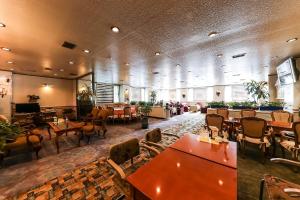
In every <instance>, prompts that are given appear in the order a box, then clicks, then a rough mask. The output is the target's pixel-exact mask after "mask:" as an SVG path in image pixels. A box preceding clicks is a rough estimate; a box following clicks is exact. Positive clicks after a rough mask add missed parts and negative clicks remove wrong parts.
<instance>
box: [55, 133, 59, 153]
mask: <svg viewBox="0 0 300 200" xmlns="http://www.w3.org/2000/svg"><path fill="white" fill-rule="evenodd" d="M58 138H59V135H58V134H57V135H56V137H55V145H56V151H57V153H58V154H59V141H58Z"/></svg>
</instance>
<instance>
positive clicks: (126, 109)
mask: <svg viewBox="0 0 300 200" xmlns="http://www.w3.org/2000/svg"><path fill="white" fill-rule="evenodd" d="M121 118H122V119H123V122H124V123H125V120H127V121H129V120H131V107H130V106H126V107H124V112H123V115H121Z"/></svg>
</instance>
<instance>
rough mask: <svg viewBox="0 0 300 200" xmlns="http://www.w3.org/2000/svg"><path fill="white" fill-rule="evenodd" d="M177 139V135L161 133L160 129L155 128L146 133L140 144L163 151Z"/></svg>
mask: <svg viewBox="0 0 300 200" xmlns="http://www.w3.org/2000/svg"><path fill="white" fill-rule="evenodd" d="M178 139H179V136H177V135H174V134H170V133H162V132H161V130H160V128H155V129H153V130H151V131H148V132H147V133H146V134H145V139H143V140H142V141H141V142H142V143H145V144H146V145H148V146H150V147H154V148H156V149H157V150H159V151H163V150H165V148H166V147H168V146H170V145H171V144H173V143H175V142H176V141H177V140H178Z"/></svg>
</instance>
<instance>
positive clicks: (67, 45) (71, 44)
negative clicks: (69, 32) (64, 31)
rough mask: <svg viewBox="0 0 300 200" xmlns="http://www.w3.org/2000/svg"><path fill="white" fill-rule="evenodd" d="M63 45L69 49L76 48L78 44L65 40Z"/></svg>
mask: <svg viewBox="0 0 300 200" xmlns="http://www.w3.org/2000/svg"><path fill="white" fill-rule="evenodd" d="M61 46H62V47H65V48H68V49H74V48H75V47H76V44H73V43H71V42H67V41H64V43H63V44H62V45H61Z"/></svg>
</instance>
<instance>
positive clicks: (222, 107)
mask: <svg viewBox="0 0 300 200" xmlns="http://www.w3.org/2000/svg"><path fill="white" fill-rule="evenodd" d="M209 107H210V108H228V106H209Z"/></svg>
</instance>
